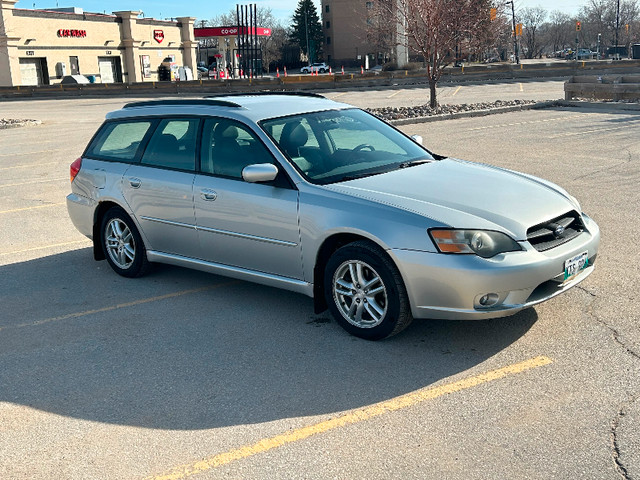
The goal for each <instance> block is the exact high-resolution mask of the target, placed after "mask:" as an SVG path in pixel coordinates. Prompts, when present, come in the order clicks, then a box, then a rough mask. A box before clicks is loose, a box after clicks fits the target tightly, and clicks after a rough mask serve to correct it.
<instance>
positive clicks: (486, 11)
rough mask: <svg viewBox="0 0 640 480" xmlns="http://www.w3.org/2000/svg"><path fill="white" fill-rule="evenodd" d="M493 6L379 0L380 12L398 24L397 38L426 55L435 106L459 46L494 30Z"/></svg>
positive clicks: (457, 0) (451, 0)
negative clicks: (443, 80)
mask: <svg viewBox="0 0 640 480" xmlns="http://www.w3.org/2000/svg"><path fill="white" fill-rule="evenodd" d="M492 6H493V5H492V2H491V0H379V2H378V6H377V7H378V8H379V9H380V10H379V12H380V13H379V15H383V16H385V17H386V18H387V19H388V22H389V23H390V24H391V25H394V29H393V31H394V33H395V42H396V43H399V44H404V45H405V46H406V47H408V48H409V49H410V50H411V51H413V52H415V53H417V54H418V55H420V56H421V57H422V58H424V62H425V64H426V67H427V78H428V80H429V91H430V105H431V107H436V106H437V105H438V101H437V96H436V86H437V84H438V81H439V80H440V77H441V76H442V72H443V70H444V68H445V67H446V66H447V65H448V64H450V63H452V62H453V61H454V57H455V52H456V47H459V46H461V45H467V46H471V45H475V44H476V43H477V42H478V39H480V38H484V37H485V35H486V32H491V31H492V27H491V19H490V16H489V15H490V9H491V7H492Z"/></svg>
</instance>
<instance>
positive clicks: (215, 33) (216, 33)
mask: <svg viewBox="0 0 640 480" xmlns="http://www.w3.org/2000/svg"><path fill="white" fill-rule="evenodd" d="M193 33H194V35H195V37H196V38H204V37H232V36H236V35H238V34H240V35H258V36H261V37H270V36H271V29H270V28H262V27H257V28H253V27H250V28H238V27H206V28H194V29H193Z"/></svg>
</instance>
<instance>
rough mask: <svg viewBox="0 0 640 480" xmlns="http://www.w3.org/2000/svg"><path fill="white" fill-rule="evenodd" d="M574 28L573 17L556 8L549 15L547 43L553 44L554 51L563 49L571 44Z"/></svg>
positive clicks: (546, 31) (546, 32)
mask: <svg viewBox="0 0 640 480" xmlns="http://www.w3.org/2000/svg"><path fill="white" fill-rule="evenodd" d="M572 29H573V26H572V22H571V17H570V16H569V15H567V14H566V13H564V12H561V11H559V10H554V11H553V12H551V14H550V15H549V22H547V24H546V29H545V36H546V43H547V45H549V46H551V49H552V50H553V51H554V52H557V51H559V50H563V49H564V48H565V47H567V46H569V45H570V44H571V35H570V34H571V32H572Z"/></svg>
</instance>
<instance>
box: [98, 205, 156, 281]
mask: <svg viewBox="0 0 640 480" xmlns="http://www.w3.org/2000/svg"><path fill="white" fill-rule="evenodd" d="M100 232H101V242H102V249H103V250H104V255H105V257H106V258H107V262H109V265H110V266H111V268H112V269H113V270H114V271H115V272H116V273H117V274H119V275H122V276H123V277H140V276H142V275H144V274H145V273H147V271H148V269H149V261H148V260H147V253H146V251H145V248H144V243H143V242H142V237H140V233H139V232H138V229H137V228H136V226H135V225H134V223H133V221H132V220H131V218H129V215H127V213H126V212H125V211H124V210H122V209H121V208H119V207H114V208H111V209H110V210H109V211H107V213H106V214H105V216H104V217H103V218H102V228H101V229H100Z"/></svg>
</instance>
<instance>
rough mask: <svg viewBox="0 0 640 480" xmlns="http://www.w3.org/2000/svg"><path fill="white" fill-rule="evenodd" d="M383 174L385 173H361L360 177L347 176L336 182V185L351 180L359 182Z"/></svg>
mask: <svg viewBox="0 0 640 480" xmlns="http://www.w3.org/2000/svg"><path fill="white" fill-rule="evenodd" d="M381 173H384V172H371V173H361V174H359V175H345V176H344V177H340V178H339V179H338V180H335V183H339V182H348V181H349V180H358V179H359V178H364V177H371V176H373V175H380V174H381Z"/></svg>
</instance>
